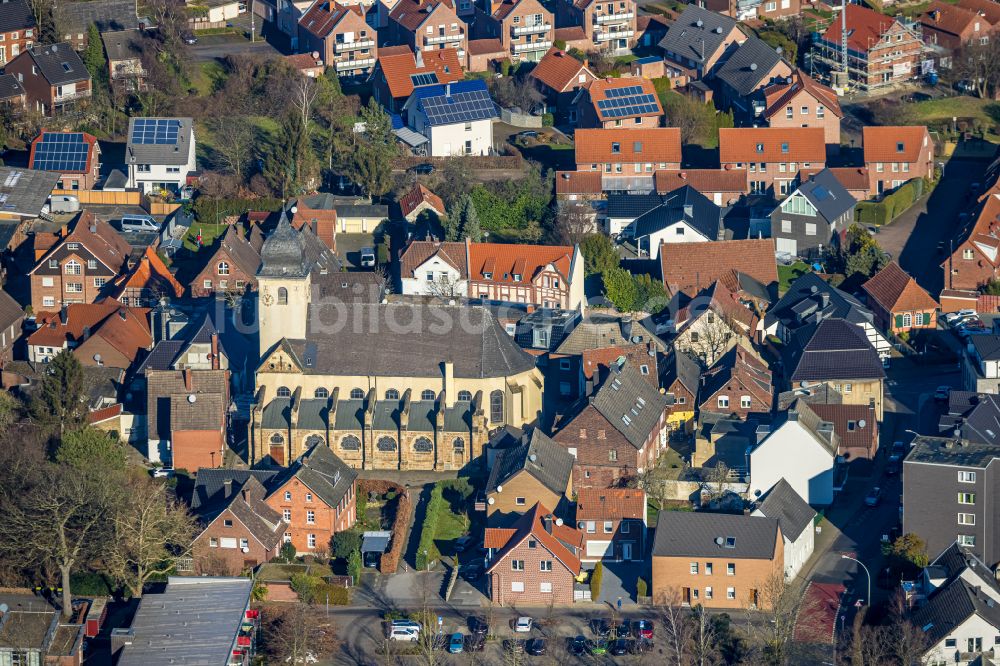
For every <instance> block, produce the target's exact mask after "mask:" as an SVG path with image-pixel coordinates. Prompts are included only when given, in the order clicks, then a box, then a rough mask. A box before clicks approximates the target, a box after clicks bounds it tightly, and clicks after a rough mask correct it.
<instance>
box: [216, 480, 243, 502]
mask: <svg viewBox="0 0 1000 666" xmlns="http://www.w3.org/2000/svg"><path fill="white" fill-rule="evenodd" d="M243 492H244V493H245V492H246V491H245V490H244V491H243ZM232 496H233V480H232V479H226V480H225V481H223V482H222V499H229V498H230V497H232Z"/></svg>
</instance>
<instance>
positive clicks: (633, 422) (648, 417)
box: [593, 362, 667, 449]
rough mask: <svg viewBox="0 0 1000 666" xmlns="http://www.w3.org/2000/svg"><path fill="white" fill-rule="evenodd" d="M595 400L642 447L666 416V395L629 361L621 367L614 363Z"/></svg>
mask: <svg viewBox="0 0 1000 666" xmlns="http://www.w3.org/2000/svg"><path fill="white" fill-rule="evenodd" d="M593 404H594V409H596V410H597V411H598V412H600V413H601V416H603V417H604V418H605V419H607V420H608V422H609V423H610V424H611V425H612V426H613V427H614V428H615V429H616V430H617V431H618V432H620V433H621V434H622V435H623V436H624V437H625V439H627V440H628V441H629V443H630V444H631V445H632V446H634V447H635V448H637V449H640V448H642V446H643V444H645V443H646V439H647V438H648V437H649V433H651V432H652V431H653V430H654V429H655V428H656V424H657V422H658V421H659V420H660V417H661V416H663V410H664V409H666V408H667V397H666V396H665V395H663V394H662V393H660V392H659V391H657V390H656V387H655V386H654V385H653V384H651V383H650V382H649V381H648V380H646V379H644V378H643V376H642V375H641V374H640V373H639V370H637V369H636V368H635V366H633V365H632V364H631V363H628V362H626V363H625V364H624V365H622V366H621V367H619V366H618V365H612V366H611V373H610V374H609V375H608V377H607V379H605V380H604V383H603V384H601V388H600V389H599V390H598V391H597V394H596V395H595V396H594V403H593Z"/></svg>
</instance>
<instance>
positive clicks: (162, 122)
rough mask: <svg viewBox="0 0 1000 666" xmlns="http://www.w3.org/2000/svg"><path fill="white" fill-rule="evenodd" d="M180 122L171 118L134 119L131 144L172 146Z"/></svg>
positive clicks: (178, 133) (174, 142) (175, 139)
mask: <svg viewBox="0 0 1000 666" xmlns="http://www.w3.org/2000/svg"><path fill="white" fill-rule="evenodd" d="M180 131H181V121H179V120H176V119H173V118H136V119H135V124H134V125H133V126H132V143H133V144H143V145H161V146H172V145H175V144H176V143H177V139H178V136H179V135H180Z"/></svg>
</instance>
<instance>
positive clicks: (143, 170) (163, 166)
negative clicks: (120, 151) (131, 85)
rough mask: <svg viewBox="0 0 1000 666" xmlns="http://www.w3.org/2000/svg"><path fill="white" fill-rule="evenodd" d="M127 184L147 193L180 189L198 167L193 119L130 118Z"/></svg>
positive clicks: (126, 154)
mask: <svg viewBox="0 0 1000 666" xmlns="http://www.w3.org/2000/svg"><path fill="white" fill-rule="evenodd" d="M125 163H126V164H127V165H128V184H127V187H134V188H138V189H139V190H141V191H142V192H144V193H147V194H149V193H157V192H159V191H160V190H166V191H169V192H179V191H180V189H181V188H182V187H184V186H185V185H186V184H187V178H188V175H189V174H191V173H192V172H193V171H195V170H196V169H197V164H196V161H195V138H194V122H193V121H192V120H191V119H190V118H130V119H129V121H128V142H127V143H126V144H125Z"/></svg>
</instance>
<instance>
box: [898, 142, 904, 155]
mask: <svg viewBox="0 0 1000 666" xmlns="http://www.w3.org/2000/svg"><path fill="white" fill-rule="evenodd" d="M896 152H897V153H901V152H903V142H902V141H900V142H898V143H897V144H896Z"/></svg>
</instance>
